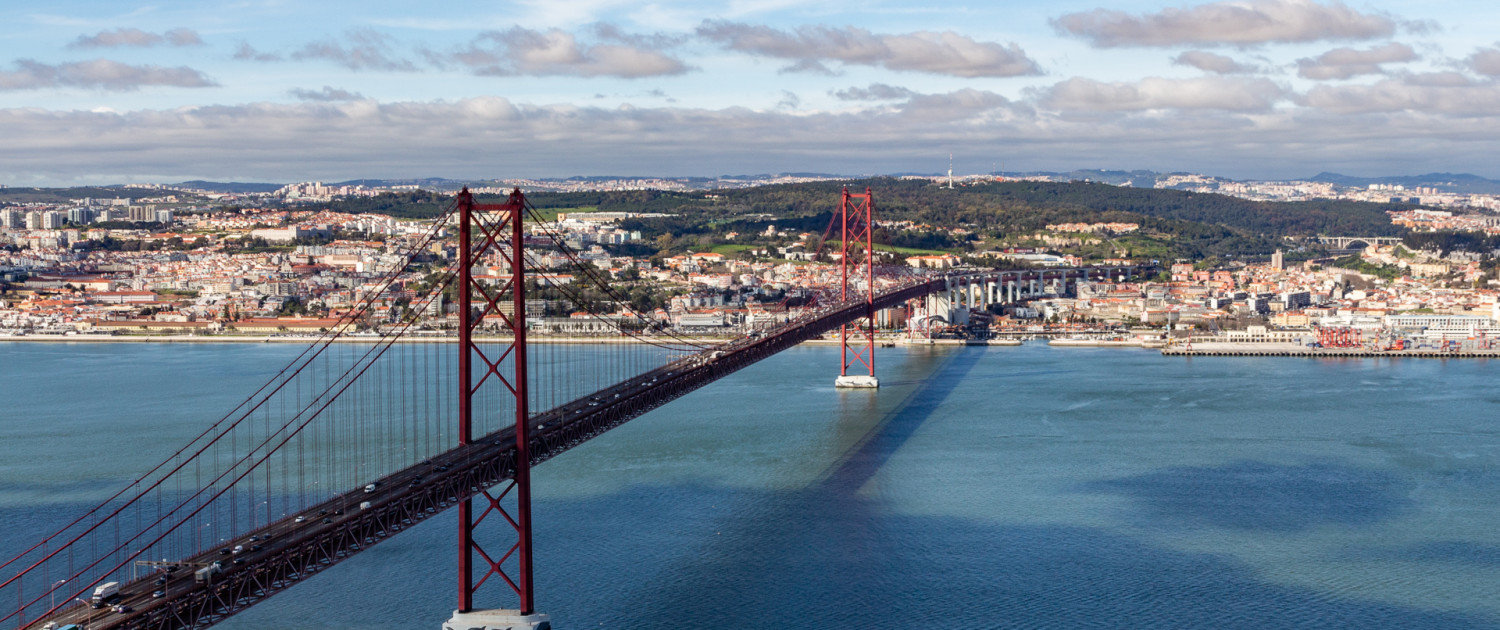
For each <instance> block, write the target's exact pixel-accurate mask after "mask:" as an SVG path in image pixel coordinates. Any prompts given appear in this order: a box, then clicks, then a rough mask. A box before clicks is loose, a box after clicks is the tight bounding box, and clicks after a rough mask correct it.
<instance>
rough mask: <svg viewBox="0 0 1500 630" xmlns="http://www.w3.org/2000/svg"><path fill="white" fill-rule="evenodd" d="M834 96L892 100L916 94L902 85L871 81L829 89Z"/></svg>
mask: <svg viewBox="0 0 1500 630" xmlns="http://www.w3.org/2000/svg"><path fill="white" fill-rule="evenodd" d="M828 93H829V94H830V95H832V96H833V97H834V98H836V99H839V100H841V101H893V100H901V99H907V98H911V97H912V96H915V95H916V92H913V91H911V90H909V89H907V88H904V87H898V86H894V85H886V84H884V83H871V84H870V87H866V88H862V87H851V88H845V89H842V90H830V91H829V92H828Z"/></svg>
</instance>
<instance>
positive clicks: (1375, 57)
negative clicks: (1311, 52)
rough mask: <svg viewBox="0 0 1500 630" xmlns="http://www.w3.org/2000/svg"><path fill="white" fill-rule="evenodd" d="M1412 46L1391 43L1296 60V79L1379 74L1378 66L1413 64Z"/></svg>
mask: <svg viewBox="0 0 1500 630" xmlns="http://www.w3.org/2000/svg"><path fill="white" fill-rule="evenodd" d="M1416 58H1417V52H1416V51H1415V50H1412V48H1411V46H1407V45H1406V44H1399V43H1395V42H1392V43H1390V44H1386V45H1384V46H1376V47H1373V48H1367V49H1364V50H1356V49H1353V48H1335V49H1333V50H1330V51H1328V52H1326V53H1323V54H1321V55H1318V56H1317V58H1315V59H1298V60H1297V76H1300V77H1302V78H1304V79H1316V80H1325V79H1348V78H1350V77H1355V76H1359V75H1362V74H1381V73H1383V72H1385V69H1384V68H1382V67H1381V64H1386V63H1403V62H1407V61H1414V60H1416Z"/></svg>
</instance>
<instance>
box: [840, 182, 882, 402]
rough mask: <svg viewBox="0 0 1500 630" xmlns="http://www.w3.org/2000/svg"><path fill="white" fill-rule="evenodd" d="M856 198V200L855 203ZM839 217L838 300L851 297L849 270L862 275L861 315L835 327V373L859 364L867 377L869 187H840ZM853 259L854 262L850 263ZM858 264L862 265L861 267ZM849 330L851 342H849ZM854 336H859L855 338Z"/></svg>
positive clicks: (871, 251) (871, 280) (871, 350)
mask: <svg viewBox="0 0 1500 630" xmlns="http://www.w3.org/2000/svg"><path fill="white" fill-rule="evenodd" d="M856 200H857V202H856ZM839 213H840V214H841V215H842V216H843V225H844V229H843V239H844V240H843V244H842V245H843V247H842V252H843V254H842V255H841V256H840V257H839V269H840V283H839V299H840V300H844V301H847V300H849V299H851V298H853V297H855V292H854V291H851V290H850V287H849V276H850V272H851V269H850V267H854V269H853V270H852V271H853V273H854V274H855V276H856V277H858V276H859V275H863V276H864V280H865V287H864V290H863V291H862V293H863V294H864V295H863V297H864V299H865V304H866V307H865V308H866V311H865V318H864V320H863V323H862V324H861V323H860V322H859V321H855V322H851V323H848V324H844V326H843V327H842V328H840V329H839V345H840V347H841V348H842V349H843V352H842V353H841V355H840V361H839V376H841V377H842V376H848V375H849V368H850V367H851V366H852V367H856V368H857V367H858V366H860V365H863V366H864V367H865V368H866V369H867V370H868V372H869V375H870V376H871V377H873V376H875V243H874V236H875V200H874V197H873V196H872V195H871V193H870V189H869V187H866V188H865V192H864V194H862V195H851V194H849V188H848V187H845V188H844V198H843V201H842V203H840V204H839ZM851 261H855V262H851ZM860 267H863V269H862V270H861V269H860ZM851 332H853V333H854V335H853V336H854V337H856V339H854V342H853V343H852V344H851V343H850V337H851ZM858 337H863V339H859V338H858Z"/></svg>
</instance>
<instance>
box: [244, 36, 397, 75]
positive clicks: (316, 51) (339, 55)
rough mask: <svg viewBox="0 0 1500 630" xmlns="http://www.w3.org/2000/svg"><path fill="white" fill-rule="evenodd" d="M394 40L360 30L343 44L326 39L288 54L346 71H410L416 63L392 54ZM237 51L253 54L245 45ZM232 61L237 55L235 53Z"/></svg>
mask: <svg viewBox="0 0 1500 630" xmlns="http://www.w3.org/2000/svg"><path fill="white" fill-rule="evenodd" d="M395 46H396V40H395V38H393V37H391V36H389V35H386V34H384V33H381V32H379V31H376V30H373V29H360V30H354V31H350V32H348V33H346V34H345V35H344V41H339V40H326V41H322V42H313V43H310V44H307V45H305V46H303V47H302V48H300V49H298V50H297V51H295V52H293V53H292V59H297V60H307V59H322V60H326V61H332V62H334V63H336V64H338V65H341V66H343V67H345V68H348V69H350V70H382V71H395V72H414V71H416V70H417V66H416V64H414V63H412V61H411V60H409V59H406V58H403V57H400V56H397V55H396V54H395V50H394V49H395ZM241 52H249V53H252V54H253V49H250V48H249V45H244V46H243V47H242V48H241ZM236 58H240V57H239V53H236Z"/></svg>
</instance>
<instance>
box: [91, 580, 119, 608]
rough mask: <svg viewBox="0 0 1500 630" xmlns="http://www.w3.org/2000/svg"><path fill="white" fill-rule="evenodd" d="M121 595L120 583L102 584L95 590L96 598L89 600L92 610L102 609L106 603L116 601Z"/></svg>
mask: <svg viewBox="0 0 1500 630" xmlns="http://www.w3.org/2000/svg"><path fill="white" fill-rule="evenodd" d="M119 594H120V583H119V582H105V583H103V584H100V585H99V588H96V589H94V596H93V597H91V598H89V606H90V607H92V608H102V607H103V606H104V604H105V603H107V602H109V600H111V599H114V598H115V597H116V596H118V595H119Z"/></svg>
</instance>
